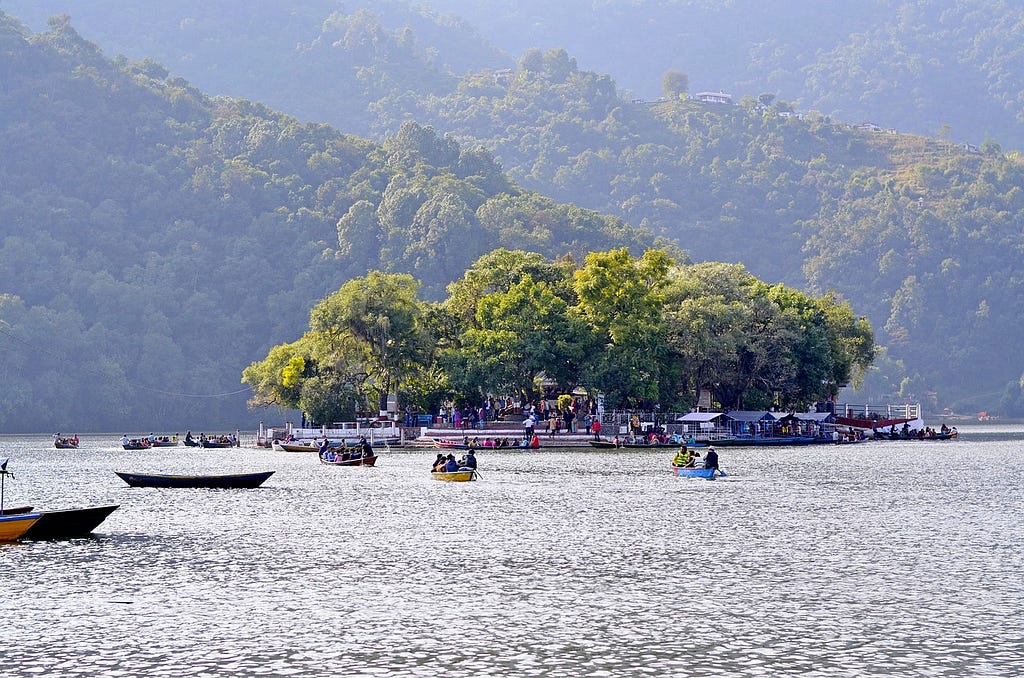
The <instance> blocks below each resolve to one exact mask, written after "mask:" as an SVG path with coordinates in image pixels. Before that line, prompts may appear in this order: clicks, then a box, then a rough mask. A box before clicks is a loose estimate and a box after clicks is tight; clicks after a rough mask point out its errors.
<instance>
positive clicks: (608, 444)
mask: <svg viewBox="0 0 1024 678" xmlns="http://www.w3.org/2000/svg"><path fill="white" fill-rule="evenodd" d="M589 442H590V446H591V447H596V448H598V449H600V450H613V449H615V448H616V447H621V446H620V445H617V444H616V443H614V442H612V441H611V440H591V441H589Z"/></svg>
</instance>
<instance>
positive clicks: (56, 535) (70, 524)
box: [24, 504, 118, 539]
mask: <svg viewBox="0 0 1024 678" xmlns="http://www.w3.org/2000/svg"><path fill="white" fill-rule="evenodd" d="M117 507H118V504H108V505H106V506H88V507H86V508H70V509H61V510H59V511H40V512H39V513H40V518H39V520H38V521H37V522H36V523H35V524H34V525H33V526H32V527H30V528H28V532H26V533H25V534H24V538H25V539H71V538H72V537H87V536H88V535H89V534H91V533H92V531H93V530H95V529H96V528H97V527H99V524H100V523H102V522H103V521H104V520H106V519H107V516H109V515H110V514H111V513H113V512H114V511H115V510H116V509H117Z"/></svg>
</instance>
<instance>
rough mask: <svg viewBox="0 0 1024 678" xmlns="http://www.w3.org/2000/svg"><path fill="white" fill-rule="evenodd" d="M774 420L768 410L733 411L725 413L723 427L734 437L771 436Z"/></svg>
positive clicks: (773, 416)
mask: <svg viewBox="0 0 1024 678" xmlns="http://www.w3.org/2000/svg"><path fill="white" fill-rule="evenodd" d="M775 422H776V418H775V415H773V414H772V413H771V412H769V411H768V410H733V411H732V412H726V413H725V425H726V426H728V427H729V432H730V433H732V435H734V436H750V437H753V436H763V435H771V434H772V433H773V431H774V429H775Z"/></svg>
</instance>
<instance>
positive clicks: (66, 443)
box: [53, 433, 78, 448]
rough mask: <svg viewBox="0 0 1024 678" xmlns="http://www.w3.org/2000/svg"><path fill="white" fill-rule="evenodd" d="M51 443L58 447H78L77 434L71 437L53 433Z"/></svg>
mask: <svg viewBox="0 0 1024 678" xmlns="http://www.w3.org/2000/svg"><path fill="white" fill-rule="evenodd" d="M53 444H54V445H55V446H57V447H58V448H60V447H78V434H77V433H76V434H75V435H73V436H71V437H63V436H61V434H59V433H54V434H53Z"/></svg>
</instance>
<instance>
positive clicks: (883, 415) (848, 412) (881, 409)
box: [836, 403, 921, 420]
mask: <svg viewBox="0 0 1024 678" xmlns="http://www.w3.org/2000/svg"><path fill="white" fill-rule="evenodd" d="M871 415H875V418H877V419H911V420H915V419H920V418H921V404H920V403H900V404H895V405H893V404H889V405H851V404H849V403H840V404H838V405H836V416H837V417H850V418H856V419H871Z"/></svg>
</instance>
